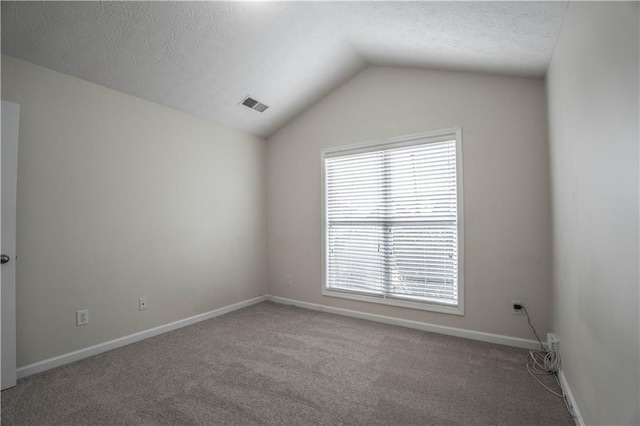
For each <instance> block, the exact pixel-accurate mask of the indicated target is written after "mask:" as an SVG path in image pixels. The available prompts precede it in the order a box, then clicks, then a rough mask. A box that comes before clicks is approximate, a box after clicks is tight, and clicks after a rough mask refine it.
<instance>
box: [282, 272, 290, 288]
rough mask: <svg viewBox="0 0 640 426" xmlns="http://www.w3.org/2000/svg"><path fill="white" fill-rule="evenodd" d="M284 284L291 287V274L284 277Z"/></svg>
mask: <svg viewBox="0 0 640 426" xmlns="http://www.w3.org/2000/svg"><path fill="white" fill-rule="evenodd" d="M284 285H286V286H287V287H291V275H287V276H286V277H284Z"/></svg>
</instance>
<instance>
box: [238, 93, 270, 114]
mask: <svg viewBox="0 0 640 426" xmlns="http://www.w3.org/2000/svg"><path fill="white" fill-rule="evenodd" d="M240 104H241V105H244V106H246V107H247V108H251V109H255V110H256V111H258V112H265V111H266V110H267V108H269V107H268V106H267V105H265V104H263V103H260V102H258V101H256V100H255V99H253V98H251V97H249V96H247V97H246V98H244V99H243V100H242V101H241V102H240Z"/></svg>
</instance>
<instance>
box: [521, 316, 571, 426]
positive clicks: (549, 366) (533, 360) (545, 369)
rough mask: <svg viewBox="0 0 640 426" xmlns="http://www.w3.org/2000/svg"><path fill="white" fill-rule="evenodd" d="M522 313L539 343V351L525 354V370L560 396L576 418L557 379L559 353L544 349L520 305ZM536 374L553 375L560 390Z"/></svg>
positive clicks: (529, 319)
mask: <svg viewBox="0 0 640 426" xmlns="http://www.w3.org/2000/svg"><path fill="white" fill-rule="evenodd" d="M522 309H523V310H524V313H525V314H527V321H528V322H529V327H531V329H532V330H533V334H534V335H535V336H536V339H537V340H538V343H539V344H540V348H541V349H540V350H539V351H529V355H527V371H528V372H529V374H530V375H531V377H533V378H534V379H536V382H538V383H540V384H541V385H542V386H543V387H544V388H545V389H546V390H548V391H549V392H551V393H552V394H554V395H555V396H557V397H558V398H562V400H563V401H564V405H565V406H566V407H567V411H569V414H571V417H573V418H574V419H575V418H576V415H575V413H574V412H573V409H572V407H571V405H570V404H569V401H568V400H567V394H566V393H565V392H564V389H563V388H562V385H561V384H560V380H559V379H558V370H559V369H560V354H559V353H558V352H556V351H554V350H545V348H544V345H543V344H542V342H541V341H540V338H539V337H538V333H537V332H536V329H535V328H534V327H533V325H532V324H531V318H529V312H527V308H525V307H524V306H523V307H522ZM536 375H547V376H548V375H553V378H554V379H556V383H557V384H558V387H559V388H560V392H556V391H554V390H553V389H551V388H550V387H549V386H547V385H545V384H544V383H542V381H541V380H540V379H538V378H537V377H536Z"/></svg>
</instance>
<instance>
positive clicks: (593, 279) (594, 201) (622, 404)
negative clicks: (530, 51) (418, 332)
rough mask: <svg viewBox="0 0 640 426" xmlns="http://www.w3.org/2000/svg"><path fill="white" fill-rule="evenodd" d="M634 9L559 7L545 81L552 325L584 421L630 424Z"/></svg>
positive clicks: (634, 330)
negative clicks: (561, 15)
mask: <svg viewBox="0 0 640 426" xmlns="http://www.w3.org/2000/svg"><path fill="white" fill-rule="evenodd" d="M638 16H639V10H638V3H626V4H625V3H571V4H570V5H569V8H568V9H567V13H566V17H565V22H564V25H563V28H562V32H561V34H560V37H559V39H558V43H557V46H556V50H555V53H554V56H553V59H552V61H551V66H550V68H549V72H548V75H547V85H548V93H549V128H550V145H551V160H552V161H551V164H552V177H553V179H552V182H553V190H552V193H553V207H554V209H553V210H554V214H553V229H554V290H553V299H554V302H555V303H554V326H553V327H554V329H555V330H556V331H557V333H558V334H559V337H560V353H561V355H562V364H563V369H564V372H565V374H566V376H567V379H568V381H569V383H570V385H571V388H572V390H573V393H574V395H575V398H576V400H577V402H578V407H579V409H580V410H581V412H582V414H583V416H584V419H585V421H586V423H587V424H594V425H596V424H597V425H600V424H607V425H613V424H615V425H630V424H638V423H640V415H639V412H638V404H639V402H640V401H639V398H640V393H639V386H640V376H639V370H640V358H639V346H638V335H639V330H638V328H639V325H638V322H639V318H638V308H639V306H638V297H639V295H638V286H639V276H638V266H639V265H638V256H639V250H638V217H639V216H638V214H639V212H638V203H639V199H638V195H639V194H638V191H639V186H638V180H639V169H638V142H639V134H638V118H639V116H638V114H639V108H638V97H639V93H638V78H639V69H638V61H639V58H638V48H639V46H638V38H639V34H638Z"/></svg>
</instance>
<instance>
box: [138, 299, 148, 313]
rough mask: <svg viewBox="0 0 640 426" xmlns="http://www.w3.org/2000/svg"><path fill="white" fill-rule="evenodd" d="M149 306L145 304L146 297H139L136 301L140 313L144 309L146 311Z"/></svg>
mask: <svg viewBox="0 0 640 426" xmlns="http://www.w3.org/2000/svg"><path fill="white" fill-rule="evenodd" d="M148 307H149V306H148V304H147V298H146V297H141V298H140V299H138V308H139V309H140V310H141V311H144V310H145V309H147V308H148Z"/></svg>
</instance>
